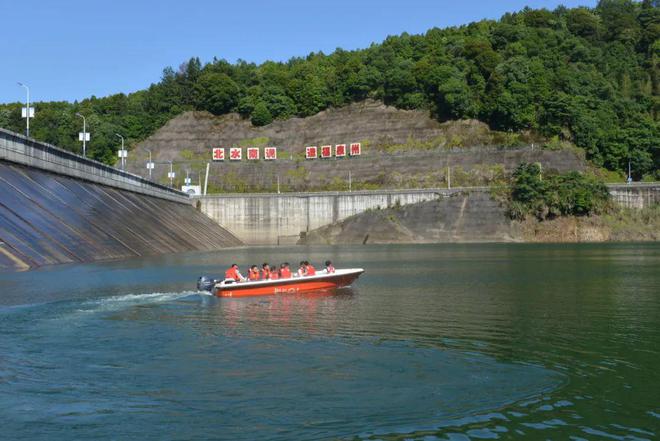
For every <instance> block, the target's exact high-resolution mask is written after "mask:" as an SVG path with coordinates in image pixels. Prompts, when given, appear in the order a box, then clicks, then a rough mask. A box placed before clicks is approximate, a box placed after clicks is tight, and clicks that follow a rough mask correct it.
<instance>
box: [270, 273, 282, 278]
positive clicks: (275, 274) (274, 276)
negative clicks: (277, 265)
mask: <svg viewBox="0 0 660 441" xmlns="http://www.w3.org/2000/svg"><path fill="white" fill-rule="evenodd" d="M279 278H280V275H279V274H277V271H271V273H270V280H277V279H279Z"/></svg>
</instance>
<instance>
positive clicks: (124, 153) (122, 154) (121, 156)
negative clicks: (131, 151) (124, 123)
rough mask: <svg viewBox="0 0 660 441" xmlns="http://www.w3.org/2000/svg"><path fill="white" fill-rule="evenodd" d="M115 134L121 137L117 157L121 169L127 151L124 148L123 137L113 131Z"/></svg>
mask: <svg viewBox="0 0 660 441" xmlns="http://www.w3.org/2000/svg"><path fill="white" fill-rule="evenodd" d="M115 136H117V137H119V138H121V150H119V157H120V158H121V169H122V170H124V166H125V161H126V156H127V152H126V150H124V137H123V136H121V135H120V134H119V133H115Z"/></svg>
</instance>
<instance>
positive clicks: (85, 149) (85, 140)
mask: <svg viewBox="0 0 660 441" xmlns="http://www.w3.org/2000/svg"><path fill="white" fill-rule="evenodd" d="M76 116H79V117H81V118H82V120H83V131H82V134H78V138H82V143H83V158H84V157H85V156H86V155H87V141H88V139H87V137H88V135H87V120H86V119H85V116H84V115H82V114H80V113H76ZM80 135H82V136H80Z"/></svg>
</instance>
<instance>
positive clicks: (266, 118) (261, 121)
mask: <svg viewBox="0 0 660 441" xmlns="http://www.w3.org/2000/svg"><path fill="white" fill-rule="evenodd" d="M271 122H273V115H271V113H270V110H268V106H267V105H266V103H264V102H263V101H259V102H258V103H257V104H256V105H255V106H254V110H253V111H252V124H254V125H255V126H265V125H267V124H270V123H271Z"/></svg>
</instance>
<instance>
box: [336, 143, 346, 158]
mask: <svg viewBox="0 0 660 441" xmlns="http://www.w3.org/2000/svg"><path fill="white" fill-rule="evenodd" d="M335 156H336V157H338V158H341V157H344V156H346V144H337V145H336V146H335Z"/></svg>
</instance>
